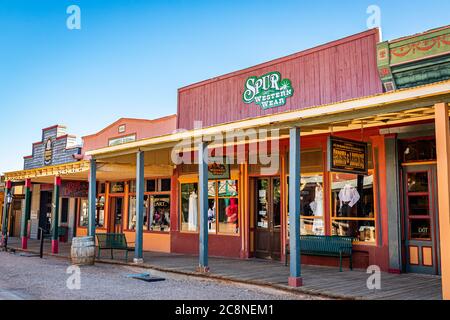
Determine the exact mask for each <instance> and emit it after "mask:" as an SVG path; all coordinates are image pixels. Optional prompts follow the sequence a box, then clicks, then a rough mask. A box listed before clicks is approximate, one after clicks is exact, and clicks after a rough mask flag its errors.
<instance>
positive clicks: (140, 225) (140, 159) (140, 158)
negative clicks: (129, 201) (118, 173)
mask: <svg viewBox="0 0 450 320" xmlns="http://www.w3.org/2000/svg"><path fill="white" fill-rule="evenodd" d="M143 230H144V152H143V151H138V152H137V154H136V240H135V242H136V243H135V247H134V248H135V252H134V263H143V262H144V259H143V252H142V248H143V241H144V239H143V232H144V231H143Z"/></svg>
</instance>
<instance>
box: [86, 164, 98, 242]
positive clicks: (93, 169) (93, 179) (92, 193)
mask: <svg viewBox="0 0 450 320" xmlns="http://www.w3.org/2000/svg"><path fill="white" fill-rule="evenodd" d="M89 165H90V168H89V195H88V197H89V199H88V203H89V211H88V212H89V219H88V222H89V223H88V227H89V228H88V235H89V236H91V237H95V227H96V221H95V218H96V214H97V161H96V160H95V159H91V161H90V164H89Z"/></svg>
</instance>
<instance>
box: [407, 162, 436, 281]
mask: <svg viewBox="0 0 450 320" xmlns="http://www.w3.org/2000/svg"><path fill="white" fill-rule="evenodd" d="M403 185H404V187H403V188H404V190H405V192H404V204H405V205H404V232H405V236H404V239H405V246H404V248H405V256H406V271H407V272H413V273H426V274H439V273H440V271H439V269H440V261H439V251H438V247H439V246H438V245H437V244H438V235H439V229H438V228H439V226H438V219H437V201H436V200H437V199H436V194H437V185H436V166H434V165H418V166H407V167H405V168H404V170H403Z"/></svg>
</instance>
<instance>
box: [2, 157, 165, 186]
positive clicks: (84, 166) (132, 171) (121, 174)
mask: <svg viewBox="0 0 450 320" xmlns="http://www.w3.org/2000/svg"><path fill="white" fill-rule="evenodd" d="M171 170H172V168H171V167H170V166H168V165H154V164H150V165H147V166H146V167H145V177H157V176H170V175H171V174H172V172H171ZM88 173H89V161H88V160H83V161H78V162H72V163H66V164H61V165H57V166H49V167H42V168H37V169H30V170H20V171H13V172H7V173H5V179H6V181H13V182H20V181H24V180H26V179H31V180H32V181H33V182H34V183H53V181H54V180H53V179H54V178H55V177H57V176H58V177H61V178H62V179H63V180H71V181H88ZM135 175H136V167H135V165H134V164H112V163H105V162H102V163H99V164H98V166H97V179H98V180H99V181H114V180H126V179H130V178H133V177H135ZM0 191H1V190H0Z"/></svg>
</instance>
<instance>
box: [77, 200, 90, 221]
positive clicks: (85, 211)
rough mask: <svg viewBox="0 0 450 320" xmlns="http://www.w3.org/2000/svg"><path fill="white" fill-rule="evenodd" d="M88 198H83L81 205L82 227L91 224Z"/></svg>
mask: <svg viewBox="0 0 450 320" xmlns="http://www.w3.org/2000/svg"><path fill="white" fill-rule="evenodd" d="M88 204H89V203H88V200H87V199H83V200H81V206H80V224H79V225H80V227H87V226H88V224H89V205H88Z"/></svg>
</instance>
